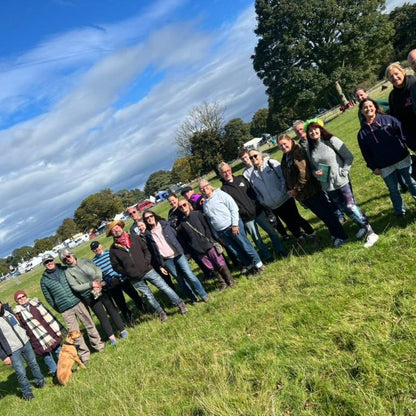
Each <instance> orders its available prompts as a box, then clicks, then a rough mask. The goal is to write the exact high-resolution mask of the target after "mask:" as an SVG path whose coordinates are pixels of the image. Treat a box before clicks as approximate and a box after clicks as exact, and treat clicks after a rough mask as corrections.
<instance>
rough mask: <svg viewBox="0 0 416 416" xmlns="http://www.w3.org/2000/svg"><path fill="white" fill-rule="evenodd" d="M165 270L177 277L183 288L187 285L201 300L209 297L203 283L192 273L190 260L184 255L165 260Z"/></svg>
mask: <svg viewBox="0 0 416 416" xmlns="http://www.w3.org/2000/svg"><path fill="white" fill-rule="evenodd" d="M165 268H166V269H167V270H168V271H169V273H170V274H171V275H172V276H173V277H175V279H176V280H177V281H178V282H179V284H180V285H181V286H182V287H184V286H185V285H186V284H187V285H188V286H189V287H190V288H191V290H192V291H194V292H195V293H196V294H198V295H199V296H200V297H201V298H205V297H206V296H208V295H207V292H206V291H205V289H204V286H202V283H201V282H200V281H199V279H198V278H197V277H196V276H195V275H194V274H193V273H192V270H191V268H190V267H189V263H188V260H187V258H186V257H185V256H184V255H183V254H181V255H179V256H176V257H174V258H173V259H165ZM192 300H193V299H192Z"/></svg>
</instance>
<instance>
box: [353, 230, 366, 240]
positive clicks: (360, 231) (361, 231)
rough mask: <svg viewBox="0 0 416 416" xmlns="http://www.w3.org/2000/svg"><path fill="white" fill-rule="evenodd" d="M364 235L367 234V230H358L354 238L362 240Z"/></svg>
mask: <svg viewBox="0 0 416 416" xmlns="http://www.w3.org/2000/svg"><path fill="white" fill-rule="evenodd" d="M366 234H367V230H366V229H365V228H360V229H359V230H358V233H357V234H355V236H356V237H357V238H358V239H360V238H363V237H364V236H365V235H366Z"/></svg>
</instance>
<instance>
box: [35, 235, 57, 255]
mask: <svg viewBox="0 0 416 416" xmlns="http://www.w3.org/2000/svg"><path fill="white" fill-rule="evenodd" d="M54 245H55V241H54V239H52V238H51V237H46V238H41V239H39V240H35V245H34V246H33V248H34V249H35V253H36V255H38V254H39V253H43V252H44V251H48V250H52V248H53V247H54Z"/></svg>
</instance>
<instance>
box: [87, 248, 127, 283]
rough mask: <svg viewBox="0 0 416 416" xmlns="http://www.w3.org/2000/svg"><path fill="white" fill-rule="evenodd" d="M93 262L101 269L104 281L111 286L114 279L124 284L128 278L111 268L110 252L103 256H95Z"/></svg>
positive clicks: (104, 253) (105, 252)
mask: <svg viewBox="0 0 416 416" xmlns="http://www.w3.org/2000/svg"><path fill="white" fill-rule="evenodd" d="M92 261H93V262H94V263H95V264H96V265H97V266H98V267H99V268H100V269H101V271H102V272H103V279H104V280H105V282H106V283H107V284H108V285H109V284H111V280H112V279H114V278H116V277H117V278H119V279H120V281H121V282H123V281H124V280H125V279H126V278H125V276H122V275H120V274H118V273H117V272H116V271H115V270H114V269H113V266H111V262H110V252H109V251H107V250H106V251H104V252H103V254H101V256H98V255H95V257H94V258H93V259H92Z"/></svg>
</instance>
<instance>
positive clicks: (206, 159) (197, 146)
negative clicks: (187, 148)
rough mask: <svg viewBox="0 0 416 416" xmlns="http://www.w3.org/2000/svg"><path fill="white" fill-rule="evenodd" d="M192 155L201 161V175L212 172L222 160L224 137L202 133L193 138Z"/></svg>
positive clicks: (212, 133)
mask: <svg viewBox="0 0 416 416" xmlns="http://www.w3.org/2000/svg"><path fill="white" fill-rule="evenodd" d="M190 142H191V148H192V154H193V155H194V156H196V157H197V158H198V159H199V160H200V161H201V168H200V172H199V174H200V175H203V174H205V173H208V172H210V171H211V170H213V169H215V168H216V167H217V164H218V163H219V162H220V161H221V160H222V158H223V157H222V136H221V134H220V133H219V132H212V131H208V130H206V131H202V132H200V133H196V134H194V135H193V136H192V138H191V140H190Z"/></svg>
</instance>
